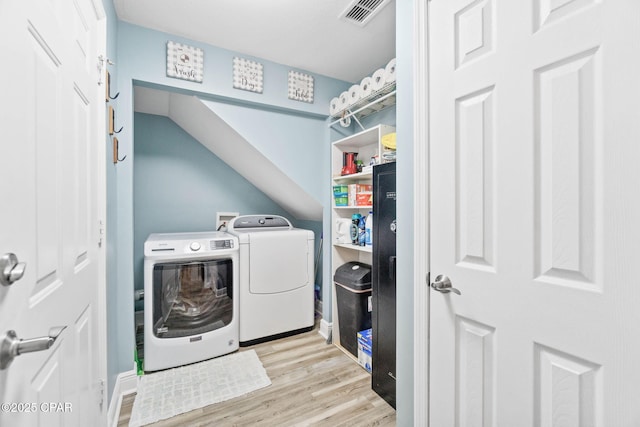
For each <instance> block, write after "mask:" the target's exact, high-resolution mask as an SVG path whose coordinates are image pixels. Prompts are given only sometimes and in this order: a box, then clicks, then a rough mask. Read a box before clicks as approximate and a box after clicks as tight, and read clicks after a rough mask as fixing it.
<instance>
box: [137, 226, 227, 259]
mask: <svg viewBox="0 0 640 427" xmlns="http://www.w3.org/2000/svg"><path fill="white" fill-rule="evenodd" d="M238 246H239V245H238V238H237V237H235V236H232V235H231V234H228V233H225V232H220V231H215V232H202V233H157V234H151V235H150V236H149V238H148V239H147V241H146V242H145V243H144V254H145V257H147V256H151V257H167V256H172V257H173V256H178V257H179V256H193V255H196V254H197V255H198V256H203V255H204V254H206V253H209V252H219V251H220V252H222V251H225V250H226V251H237V250H238Z"/></svg>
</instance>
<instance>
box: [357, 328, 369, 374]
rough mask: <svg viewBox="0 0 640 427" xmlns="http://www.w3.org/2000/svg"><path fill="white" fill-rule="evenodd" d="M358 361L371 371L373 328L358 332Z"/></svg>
mask: <svg viewBox="0 0 640 427" xmlns="http://www.w3.org/2000/svg"><path fill="white" fill-rule="evenodd" d="M358 363H360V365H362V366H363V367H364V369H366V370H367V372H369V373H371V364H372V361H371V329H365V330H364V331H360V332H358Z"/></svg>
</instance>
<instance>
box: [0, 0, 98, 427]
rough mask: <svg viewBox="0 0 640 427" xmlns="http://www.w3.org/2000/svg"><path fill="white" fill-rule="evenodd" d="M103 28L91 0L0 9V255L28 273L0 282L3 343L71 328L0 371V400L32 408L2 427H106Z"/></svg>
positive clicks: (1, 420) (0, 418) (2, 417)
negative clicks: (1, 62)
mask: <svg viewBox="0 0 640 427" xmlns="http://www.w3.org/2000/svg"><path fill="white" fill-rule="evenodd" d="M101 19H102V18H101V17H100V16H98V15H97V11H96V9H95V8H94V4H93V3H92V0H77V1H73V2H71V1H55V2H53V1H52V2H49V1H47V2H33V1H24V2H23V1H8V2H2V3H0V46H2V48H3V52H4V53H5V58H7V59H8V60H9V61H8V62H6V63H5V66H3V68H2V70H3V71H2V73H3V74H2V79H0V93H3V94H4V95H5V96H4V97H3V101H2V102H0V122H1V126H2V128H3V129H5V130H6V132H5V135H6V138H4V137H3V138H2V139H0V148H1V149H2V152H3V155H6V156H7V158H9V157H10V159H11V160H10V161H8V162H3V163H7V164H10V166H8V167H6V168H5V167H4V166H3V167H2V168H1V169H0V192H2V193H1V194H2V195H3V198H4V197H7V198H6V199H4V200H7V201H8V203H6V204H5V205H3V207H2V209H1V210H0V224H2V225H1V226H0V255H1V254H4V253H8V252H13V253H15V254H16V255H17V256H18V258H19V260H20V261H21V262H25V263H26V265H27V267H26V270H25V274H24V276H23V278H22V279H21V280H19V281H17V282H15V283H13V284H12V285H10V286H2V285H0V327H1V330H0V338H1V337H2V336H4V335H5V333H6V331H8V330H15V331H16V333H17V335H18V337H19V338H21V339H29V338H36V337H46V336H47V335H49V331H50V328H52V327H55V326H66V329H65V330H64V331H63V332H62V333H61V335H60V336H59V337H58V338H57V340H56V341H55V343H54V344H53V345H52V346H51V348H49V349H48V350H43V351H39V352H33V353H25V354H21V355H19V356H17V357H16V358H15V359H14V360H13V362H12V363H11V365H10V366H9V367H8V368H7V369H4V370H0V402H5V403H9V404H12V403H15V404H22V405H24V404H32V405H33V406H31V409H32V410H31V411H20V410H17V411H9V412H5V411H2V412H0V425H11V426H27V425H28V426H33V425H46V426H49V425H99V424H103V421H104V416H103V414H104V411H103V408H102V406H101V405H102V403H101V402H100V398H101V394H102V390H101V387H102V381H101V379H100V377H101V375H104V371H103V370H104V369H105V366H101V360H104V359H103V358H102V357H101V356H100V354H99V353H98V347H99V334H100V333H101V331H103V330H104V329H102V328H101V325H100V322H99V321H98V290H99V284H100V283H101V282H103V281H104V277H100V271H101V269H103V268H104V266H103V262H104V249H103V248H101V247H100V246H99V245H98V241H99V233H98V229H97V226H98V223H99V216H100V213H99V205H98V200H99V198H100V197H104V189H103V188H101V187H100V186H99V182H101V180H100V177H99V175H98V174H99V173H100V171H102V172H104V168H103V166H102V164H103V162H104V157H103V156H104V149H103V148H102V147H101V145H103V144H104V135H103V134H102V133H101V132H100V126H99V123H100V122H101V121H104V102H102V96H103V89H102V88H100V87H99V86H98V84H97V82H98V81H99V77H100V76H99V71H98V67H96V64H97V57H98V52H99V51H103V49H104V47H102V48H99V40H102V39H101V38H100V37H99V34H102V36H101V37H104V33H103V31H104V22H100V20H101ZM101 32H102V33H101ZM101 150H102V156H101V155H100V152H101ZM103 350H104V349H103ZM51 405H54V406H51ZM60 405H61V406H60Z"/></svg>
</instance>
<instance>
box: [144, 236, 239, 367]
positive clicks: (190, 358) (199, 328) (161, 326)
mask: <svg viewBox="0 0 640 427" xmlns="http://www.w3.org/2000/svg"><path fill="white" fill-rule="evenodd" d="M238 247H239V245H238V238H237V237H235V236H232V235H230V234H227V233H223V232H203V233H168V234H151V235H150V236H149V238H148V239H147V241H146V242H145V244H144V255H145V259H144V282H145V283H144V292H145V296H144V357H143V360H144V370H145V371H157V370H160V369H167V368H173V367H176V366H181V365H186V364H189V363H194V362H200V361H202V360H206V359H210V358H213V357H217V356H221V355H223V354H227V353H230V352H232V351H235V350H237V349H238V333H239V329H238V328H239V318H238V309H239V305H238V299H239V298H238V277H239V267H238V265H239V251H238Z"/></svg>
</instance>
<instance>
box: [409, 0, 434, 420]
mask: <svg viewBox="0 0 640 427" xmlns="http://www.w3.org/2000/svg"><path fill="white" fill-rule="evenodd" d="M413 8H414V11H415V12H416V13H415V14H414V21H413V34H414V40H415V43H414V52H413V57H414V58H415V62H414V69H413V72H412V75H413V87H414V96H415V98H414V106H413V135H414V147H413V188H414V194H415V196H416V197H415V198H414V206H413V217H414V222H413V227H414V231H415V236H416V238H415V239H414V241H413V254H414V269H413V283H414V284H415V285H414V286H415V288H414V299H413V301H414V307H413V311H414V315H413V342H414V350H413V372H414V383H413V419H414V422H413V423H414V425H420V426H428V425H429V339H428V337H429V285H428V282H427V280H428V279H427V274H428V272H429V237H430V236H429V171H428V165H429V126H428V117H429V116H428V114H429V96H428V91H429V77H428V71H429V68H428V47H429V44H428V43H429V39H428V31H427V28H428V26H427V24H428V5H427V2H425V1H422V0H414V1H413Z"/></svg>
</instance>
